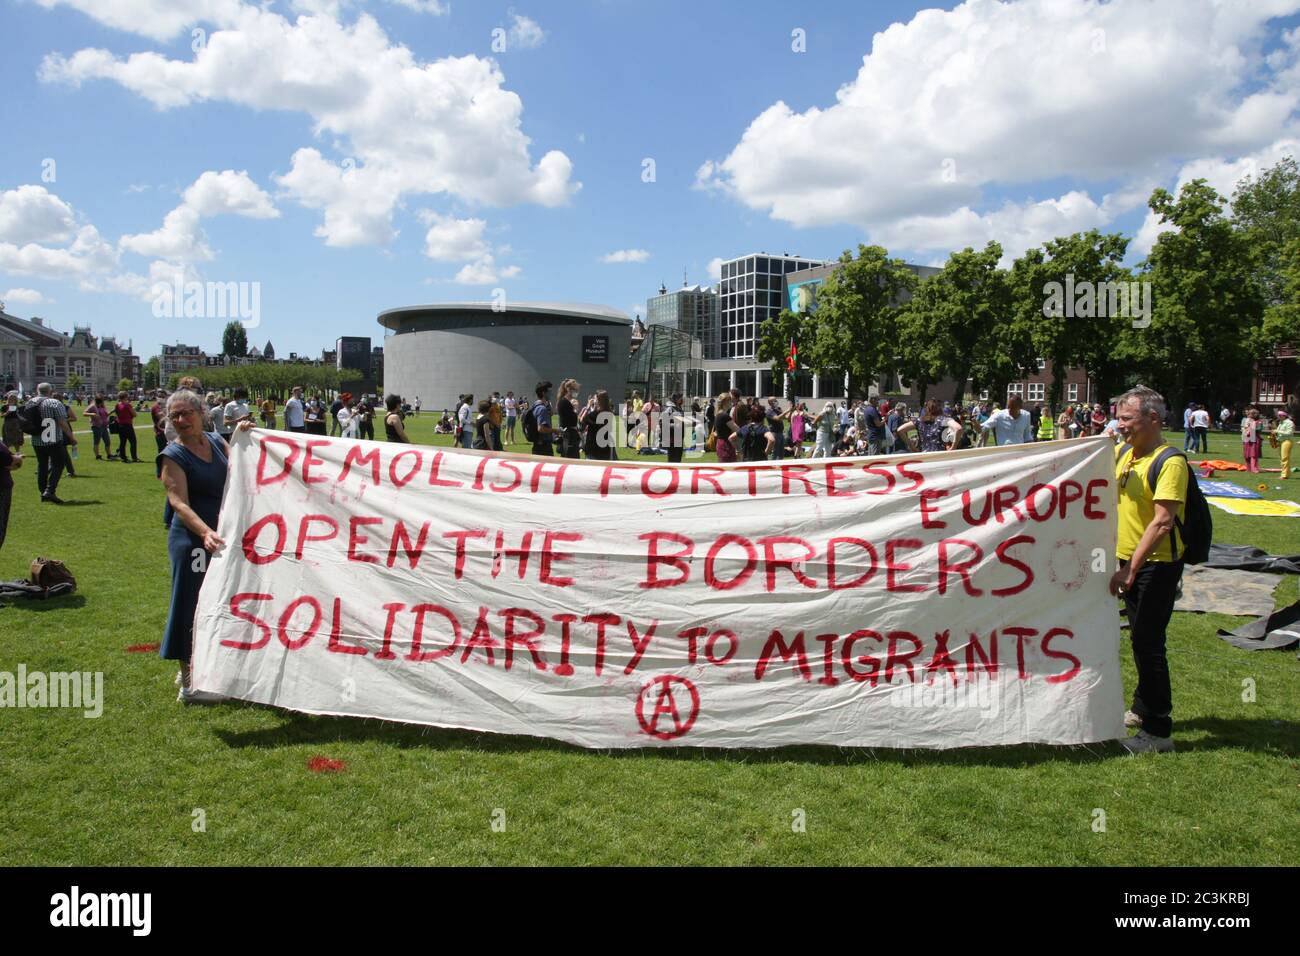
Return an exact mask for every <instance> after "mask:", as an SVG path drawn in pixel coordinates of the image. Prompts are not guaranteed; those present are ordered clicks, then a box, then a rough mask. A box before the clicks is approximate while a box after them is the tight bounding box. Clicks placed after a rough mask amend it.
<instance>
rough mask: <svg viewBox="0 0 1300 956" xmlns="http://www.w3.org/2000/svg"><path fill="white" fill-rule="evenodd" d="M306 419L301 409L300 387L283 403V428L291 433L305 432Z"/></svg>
mask: <svg viewBox="0 0 1300 956" xmlns="http://www.w3.org/2000/svg"><path fill="white" fill-rule="evenodd" d="M306 425H307V421H306V417H305V415H304V412H303V407H302V386H301V385H300V386H298V387H297V388H295V389H294V390H293V397H291V398H290V399H289V400H288V401H287V402H285V403H284V427H285V428H287V429H289V431H291V432H301V431H306Z"/></svg>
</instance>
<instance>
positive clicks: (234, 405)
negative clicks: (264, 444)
mask: <svg viewBox="0 0 1300 956" xmlns="http://www.w3.org/2000/svg"><path fill="white" fill-rule="evenodd" d="M222 417H223V419H224V423H223V425H222V430H221V434H222V435H230V434H232V433H233V432H234V430H235V426H237V425H238V424H239V423H240V422H242V421H244V420H245V419H250V420H251V419H252V417H253V413H252V411H250V410H249V407H248V389H246V388H244V387H243V386H242V385H241V386H240V387H239V388H237V389H235V397H234V399H233V400H231V401H229V402H227V403H226V407H225V408H224V409H223V410H222Z"/></svg>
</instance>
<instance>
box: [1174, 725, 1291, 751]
mask: <svg viewBox="0 0 1300 956" xmlns="http://www.w3.org/2000/svg"><path fill="white" fill-rule="evenodd" d="M1189 731H1190V732H1195V731H1201V732H1203V733H1204V734H1205V735H1206V736H1204V737H1201V738H1200V739H1194V740H1187V739H1185V738H1186V734H1187V733H1188V732H1189ZM1180 735H1181V737H1182V738H1183V739H1180ZM1174 740H1175V742H1176V743H1177V746H1178V749H1179V750H1183V751H1195V750H1221V749H1225V748H1232V749H1237V748H1241V749H1243V750H1258V751H1262V752H1266V753H1274V754H1280V755H1283V756H1286V757H1291V758H1295V757H1300V724H1296V723H1294V722H1292V721H1289V720H1268V719H1266V718H1252V719H1250V720H1240V719H1235V718H1227V717H1193V718H1192V719H1190V720H1175V722H1174Z"/></svg>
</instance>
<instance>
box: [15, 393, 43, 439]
mask: <svg viewBox="0 0 1300 956" xmlns="http://www.w3.org/2000/svg"><path fill="white" fill-rule="evenodd" d="M43 401H45V399H43V398H34V399H32V400H31V401H30V402H28V403H27V404H26V405H24V406H23V407H22V408H20V409H19V410H18V425H19V427H20V428H22V430H23V432H25V433H26V434H28V435H39V434H40V433H41V402H43Z"/></svg>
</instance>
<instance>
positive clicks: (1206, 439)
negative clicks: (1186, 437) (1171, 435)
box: [1192, 405, 1210, 455]
mask: <svg viewBox="0 0 1300 956" xmlns="http://www.w3.org/2000/svg"><path fill="white" fill-rule="evenodd" d="M1192 451H1200V452H1201V453H1202V454H1205V455H1208V454H1209V453H1210V413H1209V412H1207V411H1206V410H1205V406H1204V405H1197V406H1196V409H1195V411H1193V412H1192Z"/></svg>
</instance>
